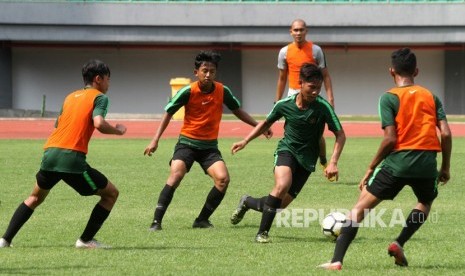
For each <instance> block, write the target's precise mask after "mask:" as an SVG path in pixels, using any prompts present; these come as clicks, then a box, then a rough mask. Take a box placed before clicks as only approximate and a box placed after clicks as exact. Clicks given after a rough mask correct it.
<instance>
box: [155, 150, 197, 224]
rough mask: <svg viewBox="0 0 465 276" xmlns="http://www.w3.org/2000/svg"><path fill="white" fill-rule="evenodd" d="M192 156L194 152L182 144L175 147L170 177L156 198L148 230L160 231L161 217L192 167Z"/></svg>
mask: <svg viewBox="0 0 465 276" xmlns="http://www.w3.org/2000/svg"><path fill="white" fill-rule="evenodd" d="M194 155H195V152H194V151H193V149H191V148H189V147H187V146H185V145H182V144H177V145H176V147H175V149H174V154H173V158H172V159H171V161H170V175H169V176H168V179H167V180H166V184H165V186H163V189H162V190H161V192H160V194H159V196H158V200H157V207H156V208H155V212H154V215H153V221H152V224H151V225H150V228H149V230H151V231H157V230H162V226H161V225H162V220H163V217H164V216H165V213H166V210H167V209H168V206H169V205H170V204H171V200H172V199H173V196H174V192H175V191H176V188H177V187H178V186H179V185H180V183H181V181H182V179H183V178H184V176H185V175H186V174H187V173H188V172H189V170H190V168H191V167H192V164H193V163H194Z"/></svg>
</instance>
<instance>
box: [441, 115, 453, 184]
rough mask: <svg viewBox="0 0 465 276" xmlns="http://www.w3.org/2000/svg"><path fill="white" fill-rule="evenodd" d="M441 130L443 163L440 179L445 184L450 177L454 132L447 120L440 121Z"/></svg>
mask: <svg viewBox="0 0 465 276" xmlns="http://www.w3.org/2000/svg"><path fill="white" fill-rule="evenodd" d="M438 127H439V131H440V133H441V150H442V164H441V169H440V170H439V176H438V179H439V181H440V182H443V184H446V183H447V181H449V179H450V157H451V152H452V133H451V131H450V128H449V124H448V123H447V121H445V120H441V121H439V125H438Z"/></svg>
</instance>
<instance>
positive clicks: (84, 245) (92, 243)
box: [76, 239, 111, 249]
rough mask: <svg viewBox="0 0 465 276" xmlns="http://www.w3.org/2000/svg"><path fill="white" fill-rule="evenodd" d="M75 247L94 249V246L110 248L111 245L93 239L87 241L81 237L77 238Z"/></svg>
mask: <svg viewBox="0 0 465 276" xmlns="http://www.w3.org/2000/svg"><path fill="white" fill-rule="evenodd" d="M76 248H83V249H94V248H100V249H110V248H111V246H109V245H106V244H103V243H100V242H98V241H97V240H95V239H92V240H90V241H88V242H84V241H82V240H81V239H78V240H77V241H76Z"/></svg>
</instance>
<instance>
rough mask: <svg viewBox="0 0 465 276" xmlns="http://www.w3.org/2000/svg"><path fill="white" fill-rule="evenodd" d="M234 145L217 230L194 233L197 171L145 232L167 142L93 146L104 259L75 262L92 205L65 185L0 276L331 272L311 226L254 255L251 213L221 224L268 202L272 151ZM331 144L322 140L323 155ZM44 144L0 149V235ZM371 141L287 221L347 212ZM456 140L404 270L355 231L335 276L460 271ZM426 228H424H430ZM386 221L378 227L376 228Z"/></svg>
mask: <svg viewBox="0 0 465 276" xmlns="http://www.w3.org/2000/svg"><path fill="white" fill-rule="evenodd" d="M235 140H237V139H223V140H221V141H220V149H221V150H222V152H223V156H224V159H225V161H226V163H227V165H228V168H229V171H230V174H231V183H230V187H229V190H228V193H227V195H226V197H225V199H224V201H223V203H222V204H221V205H220V206H219V208H218V209H217V211H216V212H215V213H214V214H213V216H212V217H211V221H212V223H213V224H214V225H215V228H214V229H192V228H191V226H192V222H193V220H194V218H195V217H196V216H197V214H198V212H199V211H200V208H201V207H202V205H203V203H204V201H205V197H206V195H207V193H208V191H209V190H210V188H211V186H212V182H211V180H210V179H209V178H208V177H207V176H205V175H204V174H203V172H202V170H201V169H200V167H199V166H198V165H194V167H193V168H192V171H191V173H189V174H188V175H187V177H186V178H185V179H184V181H183V182H182V184H181V186H180V188H179V189H178V190H177V192H176V193H175V196H174V199H173V201H172V204H171V205H170V208H169V209H168V211H167V214H166V216H165V219H164V224H163V226H164V230H163V231H161V232H156V233H153V232H149V231H148V227H149V225H150V222H151V220H152V217H153V211H154V207H155V204H156V200H157V198H158V194H159V192H160V190H161V188H162V186H163V185H164V183H165V180H166V178H167V176H168V173H169V167H168V165H167V164H168V161H169V159H170V157H171V154H172V149H173V146H174V143H175V140H174V139H165V140H163V141H162V142H161V144H160V148H159V150H158V151H157V152H156V154H155V156H152V157H151V158H148V157H145V156H143V154H142V152H143V150H144V148H145V146H146V144H147V143H148V142H149V141H148V140H145V139H144V140H139V139H131V140H127V139H112V140H104V139H96V140H93V141H92V142H91V146H90V153H89V155H88V162H89V163H90V164H91V165H92V166H94V167H96V168H98V169H99V170H100V171H102V172H103V173H105V175H107V176H108V177H109V178H110V180H112V181H113V182H114V183H115V184H116V185H117V187H118V188H119V190H120V197H119V200H118V202H117V204H116V206H115V208H114V209H113V212H112V213H111V215H110V217H109V219H108V220H107V221H106V223H105V224H104V226H103V227H102V229H101V230H100V232H99V233H98V234H97V236H96V238H97V239H98V240H100V241H102V242H104V243H107V244H110V245H112V246H113V248H112V249H110V250H77V249H75V248H74V242H75V241H76V239H77V238H78V237H79V236H80V234H81V232H82V230H83V228H84V226H85V224H86V222H87V219H88V216H89V214H90V211H91V210H92V208H93V206H94V205H95V203H96V201H97V199H98V198H97V197H86V198H84V197H80V196H79V195H78V194H77V193H75V192H74V191H72V190H71V188H69V187H68V186H66V185H64V184H60V185H58V186H57V187H56V188H54V189H53V190H52V192H51V193H50V195H49V197H48V198H47V200H46V201H45V202H44V203H43V204H42V205H41V206H40V207H39V208H38V209H37V210H36V211H35V213H34V214H33V216H32V217H31V219H30V220H29V221H28V223H27V224H25V226H24V227H23V229H22V230H21V231H20V232H19V234H18V235H17V236H16V238H15V239H14V241H13V245H14V247H13V248H6V249H1V250H0V274H35V275H41V274H47V275H51V274H54V275H58V274H59V275H69V274H81V275H83V274H87V275H110V274H111V275H284V274H289V275H317V274H326V273H327V272H326V271H319V270H317V269H316V268H315V266H316V265H318V264H320V263H322V262H325V261H328V260H329V259H330V257H331V255H332V251H333V248H334V243H332V242H330V241H329V240H328V239H327V238H325V237H324V236H323V235H322V234H321V230H320V226H319V224H318V223H317V222H313V223H311V224H310V225H309V226H308V227H290V228H286V227H279V228H278V227H275V226H273V228H272V229H271V233H270V236H271V237H272V239H273V242H272V243H271V244H255V243H254V242H253V239H254V236H255V234H256V232H257V230H258V226H259V222H260V214H259V213H254V212H253V211H251V212H249V213H248V214H247V215H246V217H245V218H244V220H243V221H242V222H241V223H240V224H238V225H236V226H233V225H231V224H230V223H229V217H230V215H231V213H232V211H233V210H234V209H235V208H236V205H237V202H238V200H239V198H240V196H241V195H243V194H245V193H247V194H250V195H254V196H258V195H260V196H262V195H266V194H268V192H269V191H270V190H271V187H272V185H273V175H272V163H273V156H272V153H273V151H274V149H275V146H276V143H277V141H278V140H277V139H272V140H270V141H267V140H264V139H257V140H255V141H254V142H252V143H250V144H249V145H248V147H247V148H246V149H245V150H244V151H241V152H239V153H238V154H237V155H234V156H231V154H230V153H229V148H230V146H231V144H232V142H233V141H235ZM332 140H333V138H328V139H327V143H328V149H331V143H332ZM43 142H44V141H42V140H0V149H1V150H0V152H1V154H0V173H1V183H0V234H2V233H3V231H4V230H5V229H6V227H7V224H8V222H9V219H10V217H11V215H12V214H13V212H14V210H15V209H16V207H17V206H18V204H19V203H20V202H21V201H22V200H24V199H25V198H26V197H27V196H28V194H29V192H30V190H31V188H32V184H33V182H34V175H35V173H36V171H37V169H38V166H39V164H40V159H41V154H42V149H41V147H42V144H43ZM378 143H379V138H357V139H355V138H349V139H348V140H347V143H346V147H345V149H344V152H343V155H342V157H341V160H340V163H339V168H340V172H341V173H340V180H339V182H337V183H335V184H332V183H329V182H328V181H327V180H325V179H324V178H323V177H322V172H321V170H318V171H317V172H315V173H314V174H313V175H311V176H310V179H309V181H308V183H307V185H306V186H305V187H304V189H303V190H302V192H301V194H300V195H299V197H298V198H297V199H296V200H295V201H294V203H293V204H292V205H291V206H290V208H291V209H295V210H297V209H323V210H324V211H325V212H329V211H330V210H331V209H334V208H343V209H349V208H351V207H352V204H353V203H354V202H355V200H356V198H357V196H358V181H359V179H360V177H362V176H363V174H364V172H365V168H366V166H367V164H368V162H369V161H370V159H371V158H372V156H373V154H374V152H375V150H376V149H377V147H378ZM464 155H465V139H464V138H457V139H455V140H454V149H453V159H452V177H453V178H452V180H451V181H450V182H449V183H448V184H447V185H446V186H443V187H440V195H439V197H438V199H437V201H436V202H435V204H434V205H433V214H434V219H432V220H429V221H428V222H427V223H425V225H424V226H423V227H422V228H421V229H420V231H419V232H417V234H416V235H415V236H414V237H413V238H412V240H411V241H410V242H409V243H407V244H406V246H405V250H406V255H407V258H408V260H409V264H410V266H409V267H408V268H399V267H396V266H395V265H394V261H393V259H392V258H390V257H388V255H387V252H386V248H387V245H388V244H389V243H390V242H391V241H392V239H394V238H395V237H396V236H397V234H398V233H399V231H400V226H398V225H397V226H396V227H387V228H383V227H371V228H362V229H360V231H359V234H358V236H357V238H356V240H355V241H354V243H353V244H352V245H351V247H350V249H349V251H348V254H347V256H346V259H345V263H344V268H343V272H344V274H347V275H361V274H362V275H381V274H386V275H387V274H396V275H397V274H398V275H432V274H433V275H459V274H463V272H464V271H465V261H464V258H463V255H462V253H463V244H464V242H465V238H464V236H463V235H462V234H463V233H462V230H463V228H464V226H465V221H464V220H463V217H462V215H463V214H464V213H465V207H464V205H463V198H464V197H463V187H462V180H463V179H465V170H462V169H463V168H464V167H465V166H464V165H465V164H464V162H465V156H464ZM414 203H415V198H414V196H413V194H412V193H411V192H410V189H409V188H406V189H404V191H402V192H401V193H400V194H399V196H398V197H397V198H396V200H394V201H387V202H384V203H382V204H381V205H380V206H379V207H378V208H377V210H378V209H379V210H381V209H382V208H386V209H387V211H386V215H385V216H386V218H390V214H392V212H393V210H395V209H401V210H402V211H403V213H404V214H405V215H407V214H408V213H409V211H410V209H411V207H412V206H413V205H414ZM432 217H433V216H432ZM383 218H384V216H383Z"/></svg>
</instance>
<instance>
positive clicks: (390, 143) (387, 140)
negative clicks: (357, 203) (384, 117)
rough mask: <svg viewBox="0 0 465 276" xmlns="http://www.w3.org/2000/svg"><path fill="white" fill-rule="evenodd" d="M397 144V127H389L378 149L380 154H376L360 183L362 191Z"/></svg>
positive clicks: (386, 128)
mask: <svg viewBox="0 0 465 276" xmlns="http://www.w3.org/2000/svg"><path fill="white" fill-rule="evenodd" d="M396 143H397V134H396V127H395V126H387V127H385V128H384V138H383V141H381V145H380V146H379V148H378V152H376V155H375V157H373V160H372V161H371V163H370V165H369V166H368V170H367V171H366V173H365V176H364V177H363V179H362V180H361V181H360V184H359V188H360V190H362V189H363V186H365V185H367V184H368V180H369V179H370V178H371V176H372V175H373V172H374V171H375V169H376V167H377V166H378V165H379V164H380V163H381V162H382V161H383V160H384V158H386V156H387V155H388V154H389V153H391V152H392V150H393V149H394V146H395V145H396Z"/></svg>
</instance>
